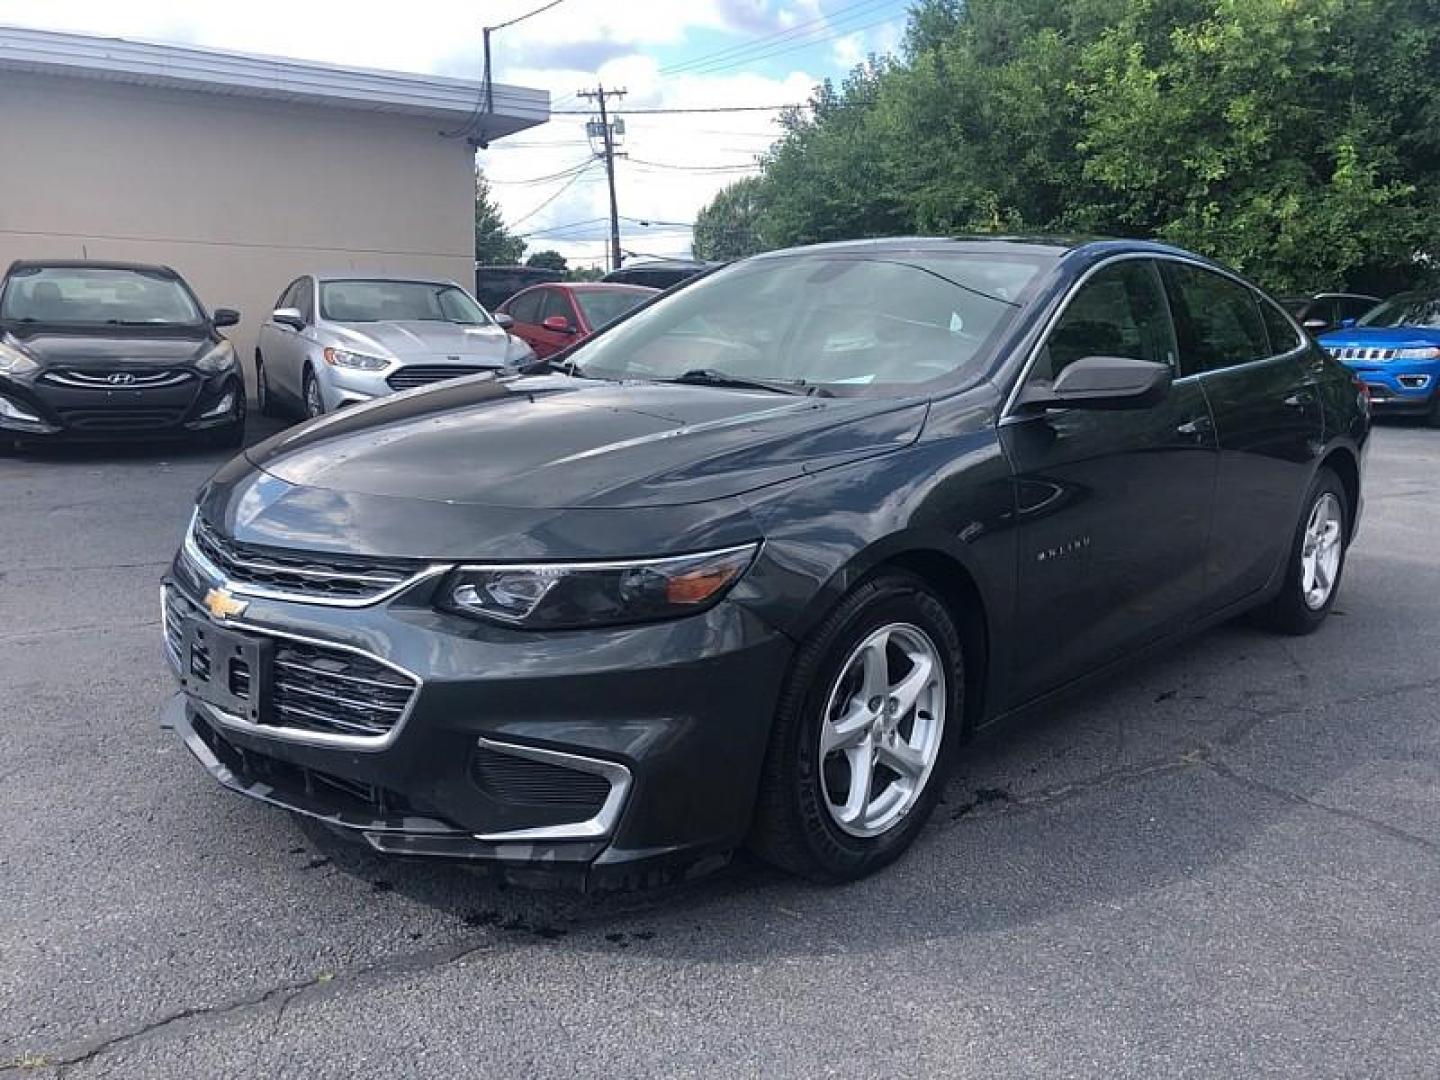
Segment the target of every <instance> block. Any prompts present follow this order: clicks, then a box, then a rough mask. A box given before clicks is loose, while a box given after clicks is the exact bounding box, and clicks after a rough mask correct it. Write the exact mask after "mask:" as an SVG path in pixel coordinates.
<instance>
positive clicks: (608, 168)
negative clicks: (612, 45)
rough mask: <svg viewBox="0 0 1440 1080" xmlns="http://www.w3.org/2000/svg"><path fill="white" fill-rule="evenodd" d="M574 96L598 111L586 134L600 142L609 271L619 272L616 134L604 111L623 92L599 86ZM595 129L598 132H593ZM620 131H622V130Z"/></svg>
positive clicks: (620, 255) (622, 94)
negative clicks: (607, 218) (606, 195)
mask: <svg viewBox="0 0 1440 1080" xmlns="http://www.w3.org/2000/svg"><path fill="white" fill-rule="evenodd" d="M575 96H576V97H580V98H584V99H586V100H587V101H594V102H595V103H596V104H597V106H598V107H599V109H600V122H599V124H594V123H592V124H589V125H586V126H587V128H589V129H590V130H588V131H587V132H586V134H587V135H590V136H591V137H592V138H595V137H598V138H600V139H601V140H602V149H601V151H600V153H601V156H603V157H604V159H605V176H606V179H607V180H609V182H610V269H611V270H619V269H620V264H621V262H622V261H623V260H624V255H623V254H622V253H621V251H620V209H619V206H618V205H617V204H616V202H615V135H616V133H617V132H616V127H615V125H614V124H612V123H611V122H610V114H609V112H608V111H607V110H606V99H607V98H621V97H624V96H625V91H624V90H606V89H605V87H604V86H603V85H601V86H597V87H596V88H595V89H594V90H581V91H580V92H579V93H578V94H576V95H575ZM617 123H619V121H617ZM597 127H598V129H599V130H598V131H596V130H594V129H595V128H597ZM621 130H622V131H623V129H621Z"/></svg>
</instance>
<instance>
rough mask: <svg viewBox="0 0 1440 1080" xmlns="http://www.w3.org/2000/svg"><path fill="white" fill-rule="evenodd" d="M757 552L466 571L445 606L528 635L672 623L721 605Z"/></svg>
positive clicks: (445, 595)
mask: <svg viewBox="0 0 1440 1080" xmlns="http://www.w3.org/2000/svg"><path fill="white" fill-rule="evenodd" d="M758 550H760V545H759V544H745V545H744V546H742V547H734V548H725V549H724V550H721V551H709V552H704V553H702V554H699V555H680V556H677V557H673V558H665V559H635V560H626V561H624V562H606V563H538V564H531V565H525V566H520V565H504V564H496V565H494V566H462V567H459V568H457V569H456V570H454V571H453V572H452V573H451V574H450V576H449V577H447V578H446V579H445V582H444V584H443V585H441V587H440V602H439V603H440V607H441V608H442V609H443V610H445V611H450V612H453V613H455V614H457V615H470V616H475V617H478V618H482V619H488V620H490V621H492V622H498V623H504V624H506V625H508V626H517V627H521V628H523V629H526V630H564V629H573V628H575V627H580V626H617V625H621V624H624V623H637V622H650V621H652V620H655V619H673V618H677V617H679V616H681V615H691V614H694V613H695V612H698V611H704V610H705V609H706V608H708V607H711V606H712V605H714V604H716V603H718V602H719V601H720V598H721V597H722V596H724V595H725V593H726V592H728V591H729V589H730V587H731V586H732V585H734V584H735V582H736V581H738V580H739V578H740V575H741V574H743V573H745V571H746V570H747V569H748V568H749V566H750V563H751V562H752V561H753V560H754V558H755V553H756V552H757V551H758Z"/></svg>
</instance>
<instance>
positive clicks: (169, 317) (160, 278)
mask: <svg viewBox="0 0 1440 1080" xmlns="http://www.w3.org/2000/svg"><path fill="white" fill-rule="evenodd" d="M0 319H4V320H8V321H14V322H37V323H50V324H60V325H69V324H76V325H94V324H96V323H99V324H113V325H118V326H194V325H196V324H197V323H200V322H202V321H203V319H204V316H203V315H202V314H201V311H200V305H199V304H197V303H196V302H195V298H194V297H193V296H191V295H190V290H189V289H187V288H185V286H184V285H182V284H181V283H180V282H179V281H177V280H176V279H175V277H174V276H173V275H171V274H166V273H163V272H161V271H158V270H143V269H134V270H131V269H119V268H108V267H89V266H85V267H79V266H55V267H48V266H46V267H21V268H19V269H17V270H16V271H14V273H12V274H11V275H10V278H9V280H8V281H7V282H6V285H5V295H4V299H3V301H0Z"/></svg>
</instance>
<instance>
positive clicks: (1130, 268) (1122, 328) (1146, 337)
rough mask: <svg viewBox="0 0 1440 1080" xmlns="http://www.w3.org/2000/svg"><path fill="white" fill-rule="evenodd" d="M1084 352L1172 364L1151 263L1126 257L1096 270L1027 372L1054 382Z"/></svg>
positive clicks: (1169, 330) (1170, 334)
mask: <svg viewBox="0 0 1440 1080" xmlns="http://www.w3.org/2000/svg"><path fill="white" fill-rule="evenodd" d="M1086 356H1125V357H1129V358H1131V359H1133V360H1150V361H1152V362H1154V363H1159V364H1172V365H1173V364H1174V363H1175V332H1174V328H1173V327H1172V326H1171V324H1170V313H1169V311H1168V310H1167V309H1166V306H1165V294H1164V292H1163V290H1162V288H1161V285H1160V277H1159V275H1158V274H1157V272H1156V270H1155V266H1154V264H1153V263H1151V262H1150V261H1149V260H1148V259H1126V260H1125V261H1123V262H1118V263H1116V264H1114V265H1113V266H1108V267H1106V268H1105V269H1103V270H1100V271H1098V272H1097V273H1096V274H1095V275H1094V276H1093V277H1092V278H1090V280H1089V281H1087V282H1086V283H1085V284H1084V285H1082V286H1081V287H1080V289H1079V291H1078V292H1076V294H1075V295H1074V296H1073V297H1072V298H1071V300H1070V302H1069V304H1067V305H1066V307H1065V311H1064V313H1063V314H1061V316H1060V319H1059V321H1057V322H1056V324H1055V328H1054V329H1053V330H1051V331H1050V336H1049V337H1048V338H1047V339H1046V341H1045V344H1044V346H1043V347H1042V348H1041V349H1040V354H1039V356H1038V357H1037V359H1036V361H1035V366H1034V368H1033V369H1032V370H1031V373H1030V377H1031V379H1032V380H1035V381H1037V382H1044V383H1052V382H1054V381H1055V378H1056V377H1057V376H1058V375H1059V374H1060V373H1061V372H1062V371H1064V370H1065V369H1066V368H1067V367H1069V366H1070V365H1071V364H1073V363H1074V362H1075V361H1076V360H1079V359H1081V358H1083V357H1086Z"/></svg>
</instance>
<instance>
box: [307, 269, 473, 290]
mask: <svg viewBox="0 0 1440 1080" xmlns="http://www.w3.org/2000/svg"><path fill="white" fill-rule="evenodd" d="M301 276H302V277H304V276H305V275H303V274H302V275H301ZM309 276H310V277H313V278H314V279H315V280H316V281H318V282H321V283H322V284H323V283H324V282H327V281H408V282H414V283H415V284H416V285H456V286H458V287H460V288H464V286H463V285H460V284H459V282H456V281H452V280H451V279H450V278H442V277H418V276H414V275H411V274H356V273H349V274H347V273H344V272H337V273H333V274H311V275H309Z"/></svg>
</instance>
